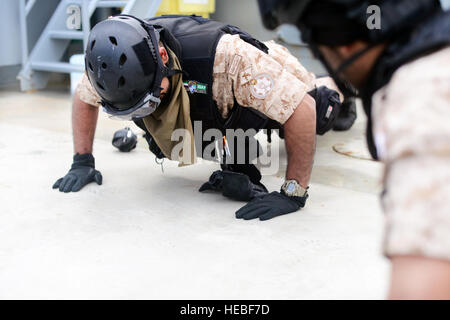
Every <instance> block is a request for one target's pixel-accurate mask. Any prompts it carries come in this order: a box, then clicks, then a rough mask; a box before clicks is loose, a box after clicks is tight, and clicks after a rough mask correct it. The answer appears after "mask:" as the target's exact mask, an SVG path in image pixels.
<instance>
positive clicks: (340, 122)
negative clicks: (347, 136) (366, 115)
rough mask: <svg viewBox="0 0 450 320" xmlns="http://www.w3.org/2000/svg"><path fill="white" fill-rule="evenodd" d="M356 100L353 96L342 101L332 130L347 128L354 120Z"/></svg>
mask: <svg viewBox="0 0 450 320" xmlns="http://www.w3.org/2000/svg"><path fill="white" fill-rule="evenodd" d="M356 117H357V114H356V100H355V98H349V99H345V100H344V102H343V103H342V107H341V110H340V112H339V115H338V117H337V119H336V122H335V123H334V127H333V130H335V131H345V130H349V129H350V128H351V127H352V126H353V124H354V123H355V121H356Z"/></svg>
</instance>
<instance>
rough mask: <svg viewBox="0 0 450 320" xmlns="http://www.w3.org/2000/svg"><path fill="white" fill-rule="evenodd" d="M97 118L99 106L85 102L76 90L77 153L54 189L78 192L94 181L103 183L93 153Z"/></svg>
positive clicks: (74, 138) (73, 111) (75, 135)
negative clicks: (96, 168)
mask: <svg viewBox="0 0 450 320" xmlns="http://www.w3.org/2000/svg"><path fill="white" fill-rule="evenodd" d="M97 119H98V108H97V107H95V106H92V105H90V104H88V103H85V102H83V101H82V100H81V99H80V97H79V95H78V92H76V93H75V95H74V99H73V107H72V129H73V144H74V153H75V155H74V156H73V163H72V166H71V168H70V170H69V172H68V173H67V174H66V175H65V176H64V177H62V178H60V179H58V180H57V181H56V182H55V184H54V185H53V189H59V191H61V192H65V193H67V192H77V191H80V190H81V188H83V187H84V186H85V185H86V184H88V183H91V182H94V181H95V182H97V184H99V185H100V184H102V181H103V178H102V175H101V173H100V171H98V170H95V159H94V156H93V155H92V147H93V142H94V135H95V129H96V127H97Z"/></svg>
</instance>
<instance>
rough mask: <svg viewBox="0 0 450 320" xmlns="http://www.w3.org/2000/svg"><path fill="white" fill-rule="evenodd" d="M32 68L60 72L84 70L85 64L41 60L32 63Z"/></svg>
mask: <svg viewBox="0 0 450 320" xmlns="http://www.w3.org/2000/svg"><path fill="white" fill-rule="evenodd" d="M31 68H32V69H33V70H37V71H47V72H60V73H71V72H84V66H83V65H77V64H70V63H68V62H46V61H39V62H33V63H31Z"/></svg>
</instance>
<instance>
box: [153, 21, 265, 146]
mask: <svg viewBox="0 0 450 320" xmlns="http://www.w3.org/2000/svg"><path fill="white" fill-rule="evenodd" d="M145 21H146V22H147V23H149V24H151V25H153V26H155V25H156V26H160V27H162V28H163V29H162V30H161V32H160V36H161V40H163V42H164V43H165V45H167V46H168V47H169V48H170V49H171V50H172V51H173V52H174V53H175V54H176V55H177V57H178V59H179V61H180V64H181V67H182V69H183V81H184V82H185V83H186V82H187V83H189V82H190V83H191V84H193V85H194V86H195V85H197V90H193V91H192V92H190V93H189V101H190V116H191V120H192V122H194V121H201V122H202V131H203V132H204V131H206V130H208V129H219V130H221V131H222V132H223V134H224V135H225V130H226V129H243V130H247V129H250V128H252V129H255V130H256V131H258V130H261V129H263V128H265V127H266V125H267V123H268V121H269V119H268V118H267V117H266V116H264V115H263V114H261V113H259V112H258V111H256V110H254V109H252V108H244V107H242V106H240V105H239V104H238V103H237V102H236V100H235V105H234V107H233V110H232V113H231V115H230V116H229V117H228V119H223V118H222V116H221V114H220V112H219V110H218V108H217V105H216V103H215V101H214V100H213V98H212V84H213V68H214V59H215V55H216V48H217V44H218V42H219V40H220V38H221V37H222V36H223V35H224V34H233V35H234V34H238V35H239V36H240V38H241V39H242V40H244V41H246V42H248V43H249V44H251V45H253V46H255V47H256V48H258V49H260V50H262V51H263V52H265V53H268V48H267V47H266V46H265V45H264V44H263V43H262V42H260V41H258V40H256V39H254V38H253V37H252V36H251V35H249V34H248V33H246V32H245V31H243V30H241V29H239V28H238V27H235V26H232V25H228V24H224V23H221V22H217V21H213V20H209V19H205V18H202V17H199V16H195V15H192V16H186V15H165V16H161V17H155V18H151V19H146V20H145ZM199 86H200V87H199ZM198 88H201V89H198ZM202 134H203V133H202ZM209 143H210V142H208V141H204V142H203V148H205V147H206V145H208V144H209ZM203 148H201V149H203ZM200 151H201V150H198V149H197V152H198V153H199V152H200ZM199 155H200V154H199Z"/></svg>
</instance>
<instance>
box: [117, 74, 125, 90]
mask: <svg viewBox="0 0 450 320" xmlns="http://www.w3.org/2000/svg"><path fill="white" fill-rule="evenodd" d="M124 85H125V78H124V77H120V79H119V83H118V87H119V88H120V87H123V86H124Z"/></svg>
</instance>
